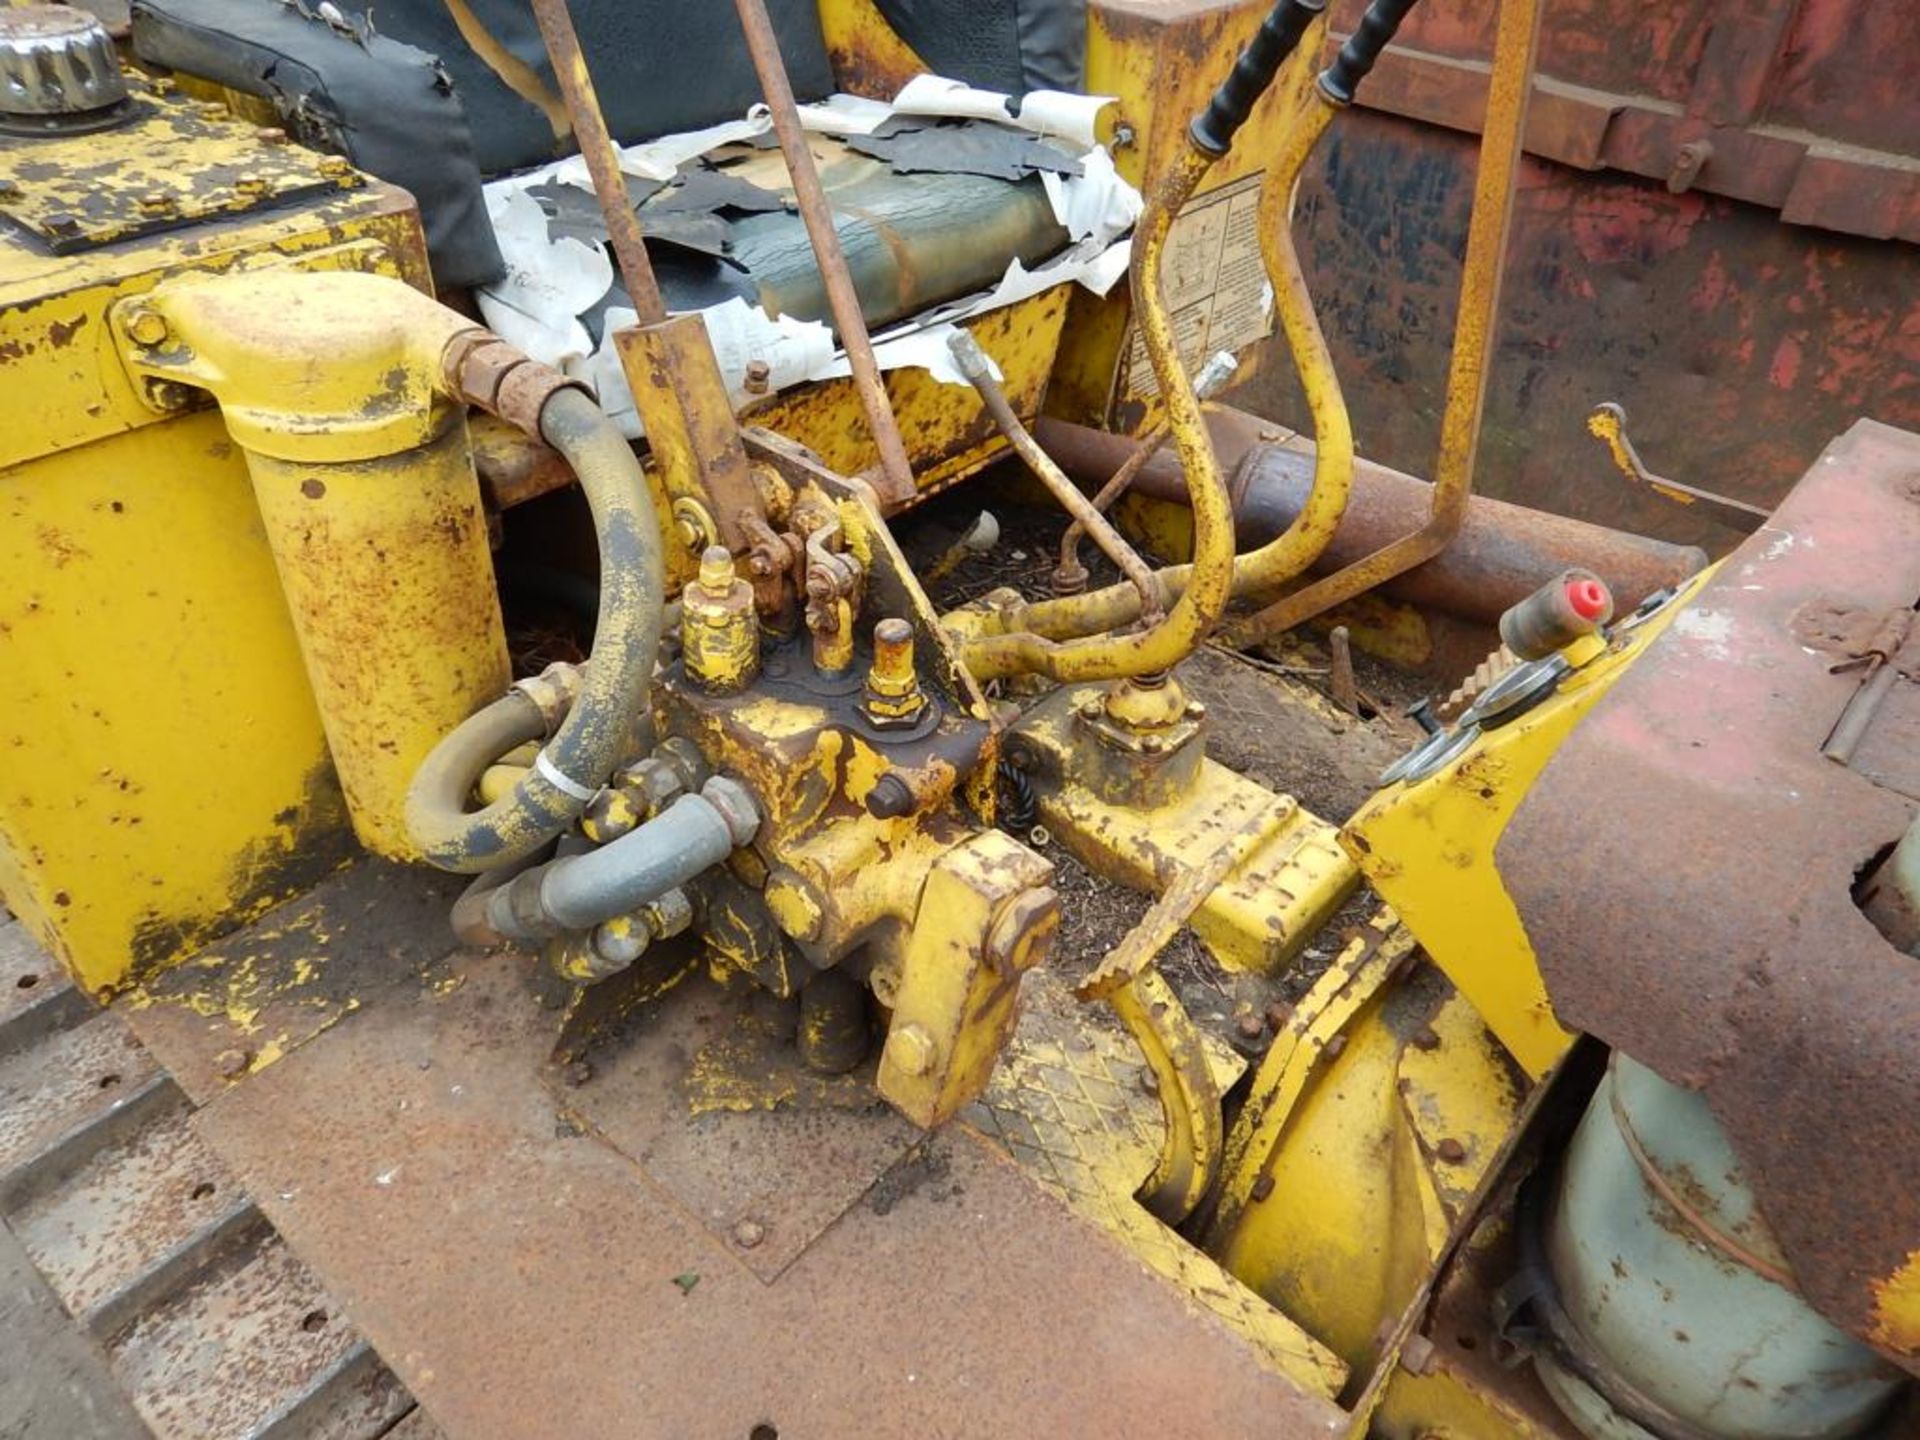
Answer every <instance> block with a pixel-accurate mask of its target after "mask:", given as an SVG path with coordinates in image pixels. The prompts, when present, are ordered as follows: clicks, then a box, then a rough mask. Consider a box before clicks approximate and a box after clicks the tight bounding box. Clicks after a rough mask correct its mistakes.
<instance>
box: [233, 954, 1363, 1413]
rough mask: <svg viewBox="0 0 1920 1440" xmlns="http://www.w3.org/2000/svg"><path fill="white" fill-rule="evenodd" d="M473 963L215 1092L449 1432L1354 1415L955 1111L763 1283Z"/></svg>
mask: <svg viewBox="0 0 1920 1440" xmlns="http://www.w3.org/2000/svg"><path fill="white" fill-rule="evenodd" d="M459 963H460V966H461V970H460V973H461V975H462V976H463V977H464V983H462V984H460V985H458V986H457V987H455V988H451V989H447V990H445V991H444V993H440V992H436V991H435V990H432V989H415V988H411V987H394V988H392V989H390V990H388V991H387V992H386V993H384V994H383V995H381V996H380V997H379V1000H378V1002H377V1003H375V1004H373V1005H370V1006H369V1007H367V1009H366V1010H365V1011H363V1012H362V1013H361V1014H359V1015H357V1016H355V1017H354V1018H353V1019H352V1020H350V1021H349V1022H348V1023H346V1024H343V1025H340V1026H338V1027H336V1028H334V1029H333V1030H331V1031H329V1032H328V1033H327V1034H325V1035H323V1036H321V1037H320V1038H319V1039H318V1040H317V1041H315V1042H314V1043H312V1044H309V1045H308V1046H306V1047H304V1048H303V1049H302V1050H301V1051H300V1052H299V1053H297V1054H295V1055H294V1056H292V1057H290V1058H289V1060H288V1061H287V1062H285V1063H284V1064H282V1065H278V1066H275V1067H274V1068H272V1069H271V1070H268V1071H266V1072H264V1073H263V1074H260V1075H257V1076H254V1077H253V1078H251V1079H250V1080H248V1081H247V1082H246V1083H245V1084H243V1085H241V1086H239V1087H237V1088H236V1089H235V1090H233V1091H231V1092H229V1093H228V1094H226V1095H224V1096H222V1097H220V1098H219V1099H218V1100H216V1101H215V1102H214V1103H213V1104H211V1105H210V1106H208V1107H207V1109H206V1110H204V1111H203V1112H202V1114H201V1125H202V1131H203V1133H204V1134H206V1135H207V1136H208V1138H209V1139H210V1140H211V1141H212V1142H213V1144H214V1145H215V1147H216V1148H217V1149H218V1150H220V1151H221V1153H222V1154H223V1155H225V1156H226V1157H227V1158H228V1160H229V1161H230V1162H232V1163H233V1164H235V1165H236V1167H237V1168H238V1169H239V1170H240V1171H241V1173H242V1174H243V1176H245V1177H247V1178H248V1179H249V1180H250V1181H252V1182H253V1183H254V1186H255V1188H256V1189H257V1190H258V1192H259V1193H260V1194H261V1195H263V1196H265V1197H266V1201H265V1203H266V1205H267V1207H268V1209H269V1212H270V1214H271V1216H272V1217H273V1218H274V1220H275V1222H276V1223H277V1224H278V1225H279V1226H280V1228H281V1230H282V1232H283V1233H284V1234H286V1235H287V1236H288V1237H289V1238H290V1239H291V1240H292V1241H293V1243H294V1244H295V1245H297V1246H298V1247H299V1249H300V1252H301V1253H302V1255H303V1256H305V1257H306V1258H308V1259H309V1260H310V1261H311V1262H312V1263H313V1264H314V1265H316V1266H317V1267H318V1268H319V1270H320V1271H321V1273H322V1274H323V1275H324V1276H325V1277H326V1279H327V1282H328V1284H329V1286H330V1288H332V1289H333V1291H334V1293H336V1294H337V1295H339V1296H340V1297H341V1298H342V1299H343V1301H344V1302H345V1304H346V1306H347V1309H348V1311H349V1312H350V1314H351V1315H352V1316H353V1318H354V1319H355V1320H356V1321H357V1322H359V1323H360V1324H361V1325H363V1326H364V1327H365V1328H366V1330H367V1332H368V1334H369V1335H370V1336H371V1337H372V1338H373V1340H374V1341H375V1343H377V1344H380V1345H382V1347H383V1351H384V1353H386V1354H388V1355H389V1356H390V1357H392V1358H393V1360H394V1361H395V1363H396V1364H397V1365H398V1366H399V1367H400V1369H401V1372H402V1375H403V1377H404V1378H406V1379H407V1380H408V1381H409V1383H411V1384H412V1385H413V1386H414V1387H415V1388H416V1389H417V1390H418V1391H419V1393H420V1394H421V1395H422V1396H423V1398H424V1400H425V1403H426V1404H427V1405H428V1406H429V1407H430V1408H431V1409H432V1411H433V1414H434V1416H435V1418H436V1419H437V1420H438V1421H439V1423H440V1424H441V1426H442V1427H444V1428H445V1429H446V1431H447V1432H448V1433H449V1434H450V1435H452V1436H455V1437H458V1440H482V1437H489V1436H503V1437H514V1440H524V1437H526V1436H529V1435H540V1434H546V1433H550V1431H551V1429H552V1425H553V1422H554V1417H556V1416H565V1417H567V1422H568V1429H569V1432H570V1433H572V1434H576V1435H580V1436H583V1437H586V1436H594V1437H598V1436H613V1435H620V1436H637V1435H648V1434H660V1435H674V1436H709V1435H711V1436H717V1437H726V1440H738V1437H740V1436H743V1435H746V1434H747V1433H748V1432H749V1431H751V1430H752V1429H753V1427H755V1426H758V1425H767V1426H771V1427H774V1429H775V1430H776V1431H777V1433H779V1434H780V1435H782V1436H789V1437H807V1436H837V1435H845V1434H848V1433H850V1432H852V1431H858V1432H860V1433H865V1434H873V1435H942V1434H952V1433H956V1432H957V1431H962V1430H963V1431H964V1433H967V1434H970V1435H1033V1434H1103V1433H1104V1434H1119V1433H1129V1432H1130V1431H1131V1430H1132V1429H1135V1428H1137V1427H1138V1426H1139V1424H1140V1423H1141V1417H1143V1416H1170V1417H1178V1424H1177V1428H1179V1429H1180V1430H1182V1431H1184V1432H1186V1433H1192V1434H1251V1433H1259V1434H1263V1435H1268V1436H1275V1437H1292V1436H1308V1435H1330V1434H1334V1433H1338V1430H1339V1428H1340V1416H1339V1412H1338V1411H1336V1410H1335V1409H1333V1408H1332V1407H1331V1406H1330V1405H1328V1404H1326V1403H1324V1402H1321V1401H1317V1400H1312V1399H1309V1398H1308V1397H1306V1396H1305V1395H1303V1394H1301V1393H1300V1392H1298V1391H1297V1390H1295V1389H1293V1388H1292V1387H1291V1386H1289V1385H1288V1384H1286V1383H1285V1382H1284V1381H1282V1380H1280V1379H1279V1378H1278V1377H1276V1376H1273V1375H1271V1374H1267V1373H1263V1372H1262V1371H1261V1370H1260V1368H1259V1366H1258V1364H1257V1362H1256V1361H1255V1359H1254V1357H1253V1356H1252V1355H1251V1354H1250V1353H1249V1352H1248V1350H1247V1349H1246V1348H1245V1347H1244V1346H1243V1345H1241V1344H1240V1343H1239V1342H1237V1341H1235V1340H1233V1339H1231V1338H1230V1337H1229V1336H1228V1334H1227V1332H1226V1331H1225V1330H1224V1329H1223V1328H1222V1327H1220V1326H1219V1324H1218V1322H1216V1321H1214V1320H1212V1319H1210V1318H1207V1317H1203V1316H1200V1315H1198V1314H1196V1313H1195V1312H1194V1311H1192V1310H1191V1309H1190V1308H1189V1307H1188V1306H1187V1305H1186V1304H1185V1302H1183V1301H1182V1299H1181V1298H1180V1297H1179V1295H1178V1293H1177V1292H1175V1291H1174V1290H1172V1289H1170V1288H1167V1287H1166V1286H1164V1285H1163V1284H1162V1283H1161V1282H1160V1281H1158V1280H1157V1279H1155V1278H1154V1277H1153V1276H1151V1275H1150V1274H1149V1273H1148V1272H1147V1271H1145V1270H1144V1269H1143V1268H1142V1267H1141V1265H1140V1264H1139V1262H1138V1261H1137V1260H1135V1259H1134V1258H1133V1257H1132V1256H1130V1255H1129V1254H1127V1253H1126V1252H1125V1250H1124V1249H1122V1248H1121V1247H1120V1245H1119V1244H1118V1242H1116V1241H1113V1240H1112V1239H1111V1238H1109V1237H1108V1236H1106V1235H1105V1234H1103V1233H1102V1232H1100V1231H1099V1230H1098V1229H1097V1228H1095V1227H1094V1226H1092V1225H1091V1223H1090V1222H1086V1221H1084V1220H1081V1219H1079V1218H1077V1217H1075V1216H1074V1215H1072V1214H1071V1213H1070V1212H1069V1211H1068V1210H1067V1209H1066V1208H1065V1207H1064V1206H1063V1205H1062V1204H1061V1203H1060V1202H1058V1201H1057V1200H1055V1199H1054V1198H1052V1197H1051V1196H1049V1195H1047V1194H1045V1193H1044V1192H1043V1191H1041V1190H1040V1189H1039V1188H1038V1187H1037V1186H1036V1185H1035V1184H1034V1183H1033V1182H1032V1181H1030V1180H1028V1179H1027V1178H1026V1177H1025V1176H1023V1175H1022V1174H1021V1173H1020V1172H1019V1171H1018V1170H1017V1169H1015V1168H1014V1167H1013V1166H1012V1165H1011V1164H1010V1163H1009V1162H1007V1161H1006V1160H1005V1159H1003V1158H1001V1157H999V1156H997V1155H995V1154H994V1153H992V1151H991V1149H990V1148H989V1146H988V1144H987V1142H985V1141H983V1140H981V1139H980V1138H979V1137H977V1136H974V1135H973V1134H972V1133H971V1132H968V1131H965V1130H963V1129H958V1128H956V1129H953V1130H950V1131H947V1132H944V1133H942V1134H939V1135H936V1136H934V1137H932V1138H930V1139H929V1140H928V1141H927V1142H926V1144H925V1145H924V1146H923V1147H921V1148H919V1149H917V1150H916V1151H915V1152H914V1153H913V1154H912V1155H911V1156H909V1157H908V1159H907V1160H906V1161H904V1162H903V1163H902V1164H901V1165H898V1166H896V1167H894V1168H893V1169H892V1170H891V1171H889V1172H888V1174H887V1175H886V1176H885V1177H883V1179H882V1180H881V1181H880V1183H879V1184H878V1185H877V1186H876V1187H875V1188H874V1189H873V1190H871V1191H870V1192H868V1195H867V1197H866V1199H865V1201H864V1202H863V1203H862V1204H860V1205H858V1206H856V1207H855V1208H854V1209H852V1210H850V1211H849V1212H848V1213H847V1214H845V1215H844V1216H842V1217H841V1219H840V1221H839V1222H838V1223H837V1224H835V1225H833V1226H832V1227H830V1228H829V1229H828V1230H827V1231H826V1232H825V1233H824V1234H822V1235H821V1236H820V1237H819V1238H818V1239H817V1240H816V1241H815V1242H814V1243H813V1244H812V1245H811V1246H810V1247H809V1248H808V1249H807V1251H806V1252H805V1254H803V1255H802V1256H801V1257H800V1259H799V1260H797V1261H796V1262H795V1263H794V1264H793V1265H792V1266H791V1267H790V1268H788V1269H787V1270H786V1271H785V1273H783V1274H782V1275H781V1276H780V1277H779V1278H778V1279H777V1280H776V1281H774V1282H773V1283H772V1284H768V1283H765V1282H763V1281H762V1280H761V1279H760V1278H758V1277H757V1276H755V1275H754V1274H753V1273H752V1272H751V1271H750V1270H748V1269H747V1268H745V1267H744V1266H742V1265H740V1264H739V1263H738V1261H737V1260H736V1258H735V1256H734V1255H733V1254H732V1253H730V1252H729V1247H726V1246H723V1245H722V1244H720V1243H719V1242H718V1241H716V1239H715V1238H714V1236H713V1235H712V1233H711V1232H710V1231H709V1230H708V1229H707V1227H706V1226H705V1225H704V1224H703V1223H702V1222H701V1220H700V1219H698V1218H697V1217H695V1216H692V1215H689V1214H687V1213H686V1212H685V1211H684V1210H682V1209H681V1208H680V1207H679V1206H677V1205H676V1204H674V1203H673V1202H672V1201H671V1200H670V1199H669V1198H668V1197H666V1196H665V1195H663V1194H661V1193H660V1192H659V1191H658V1190H657V1189H656V1188H655V1187H653V1186H652V1185H650V1184H649V1183H648V1182H647V1181H646V1179H645V1178H644V1177H643V1176H642V1175H640V1174H639V1173H637V1172H636V1170H635V1168H634V1167H633V1165H632V1164H631V1163H630V1162H629V1161H628V1160H626V1159H625V1158H623V1157H622V1156H621V1155H619V1154H618V1153H616V1152H615V1151H613V1150H612V1149H611V1148H609V1147H607V1146H605V1145H603V1144H602V1143H600V1142H599V1141H598V1140H596V1139H595V1138H593V1137H592V1136H591V1135H583V1134H580V1133H579V1130H578V1127H577V1126H575V1125H572V1124H569V1123H567V1122H566V1120H565V1117H562V1116H558V1115H557V1114H556V1111H555V1107H554V1105H553V1102H552V1100H551V1098H550V1097H549V1096H548V1095H547V1094H546V1093H545V1092H544V1091H543V1090H542V1089H541V1088H540V1086H539V1085H538V1083H537V1082H536V1080H535V1078H534V1073H533V1072H534V1070H535V1069H536V1068H537V1067H538V1066H539V1064H540V1063H541V1062H542V1061H543V1060H544V1058H545V1055H546V1053H547V1047H548V1044H549V1041H550V1035H549V1029H548V1024H547V1022H546V1021H545V1020H544V1019H543V1018H542V1017H541V1016H540V1015H539V1014H538V1013H537V1012H534V1011H533V1010H532V1008H531V1007H530V1006H528V1005H527V1004H526V1003H525V1001H524V999H523V997H522V996H521V995H520V989H519V981H518V979H517V976H516V974H515V967H516V965H517V964H518V963H520V962H517V961H515V960H514V959H512V958H511V957H499V956H495V957H485V956H480V957H461V958H460V961H459ZM641 1039H642V1043H644V1039H645V1037H644V1036H643V1037H641ZM1168 1423H1172V1422H1168Z"/></svg>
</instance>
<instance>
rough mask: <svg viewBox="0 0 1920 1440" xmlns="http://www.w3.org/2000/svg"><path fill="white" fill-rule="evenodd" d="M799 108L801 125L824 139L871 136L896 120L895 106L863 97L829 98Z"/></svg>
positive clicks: (834, 96) (842, 96) (833, 96)
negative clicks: (825, 136)
mask: <svg viewBox="0 0 1920 1440" xmlns="http://www.w3.org/2000/svg"><path fill="white" fill-rule="evenodd" d="M798 108H799V111H800V123H801V124H802V125H804V126H805V127H806V128H807V129H809V130H814V131H818V132H819V133H820V134H822V135H871V134H872V133H873V132H874V131H876V130H878V129H879V128H880V127H881V126H882V125H884V124H886V123H887V121H889V120H891V119H892V118H893V106H891V105H889V104H888V103H887V102H886V101H884V100H869V99H868V98H867V97H866V96H864V95H829V96H828V97H827V98H826V99H824V100H821V101H818V102H817V103H815V104H812V105H802V106H800V107H798Z"/></svg>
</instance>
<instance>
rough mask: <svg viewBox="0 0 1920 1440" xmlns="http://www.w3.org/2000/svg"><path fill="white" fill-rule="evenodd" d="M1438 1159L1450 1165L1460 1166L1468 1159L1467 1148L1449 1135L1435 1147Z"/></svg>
mask: <svg viewBox="0 0 1920 1440" xmlns="http://www.w3.org/2000/svg"><path fill="white" fill-rule="evenodd" d="M1433 1153H1434V1156H1435V1158H1436V1159H1438V1160H1440V1161H1442V1162H1444V1163H1445V1164H1448V1165H1458V1164H1460V1163H1461V1162H1462V1161H1463V1160H1465V1159H1466V1158H1467V1147H1466V1146H1464V1145H1462V1144H1461V1143H1460V1142H1459V1141H1458V1140H1456V1139H1454V1138H1453V1136H1451V1135H1448V1136H1447V1137H1445V1138H1444V1139H1442V1140H1441V1141H1440V1142H1439V1144H1437V1145H1435V1146H1434V1147H1433Z"/></svg>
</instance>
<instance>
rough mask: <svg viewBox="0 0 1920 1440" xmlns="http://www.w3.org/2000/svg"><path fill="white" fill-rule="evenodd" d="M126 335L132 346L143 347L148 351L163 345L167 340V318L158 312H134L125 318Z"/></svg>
mask: <svg viewBox="0 0 1920 1440" xmlns="http://www.w3.org/2000/svg"><path fill="white" fill-rule="evenodd" d="M127 335H128V337H129V338H130V339H131V340H132V341H133V343H134V344H136V345H145V346H147V347H148V348H149V349H151V348H153V347H154V346H156V345H160V344H164V343H165V341H166V338H167V317H166V316H164V315H162V314H161V313H160V312H159V311H158V310H147V309H140V310H136V311H134V312H133V313H132V314H131V315H129V316H128V317H127Z"/></svg>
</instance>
